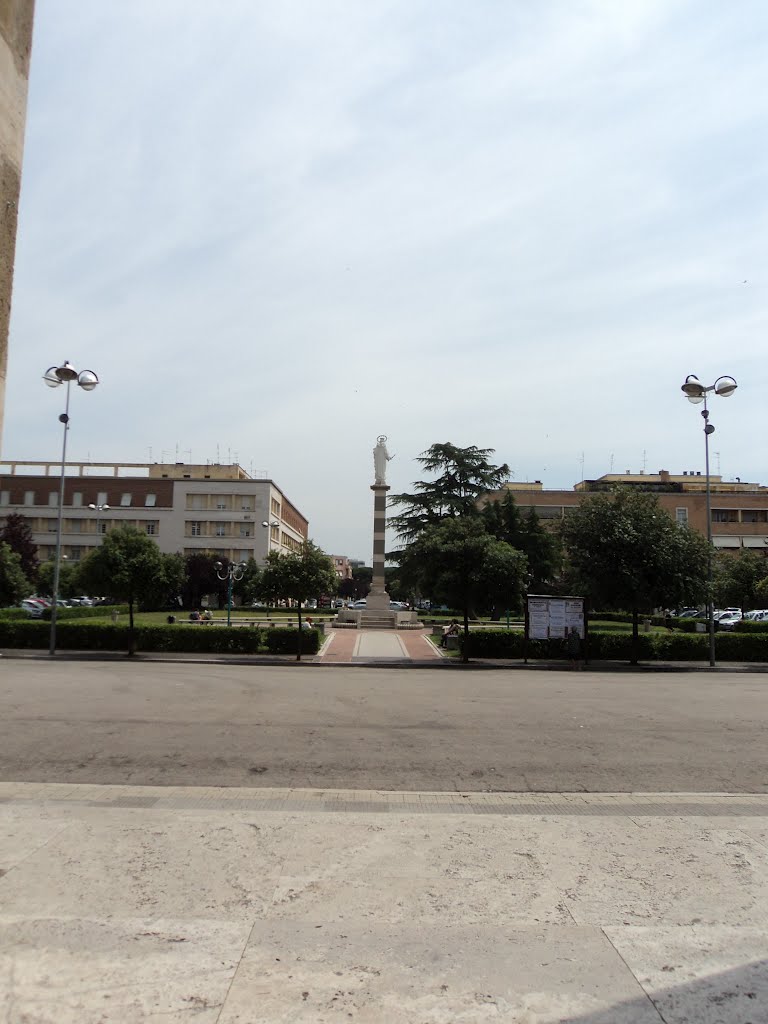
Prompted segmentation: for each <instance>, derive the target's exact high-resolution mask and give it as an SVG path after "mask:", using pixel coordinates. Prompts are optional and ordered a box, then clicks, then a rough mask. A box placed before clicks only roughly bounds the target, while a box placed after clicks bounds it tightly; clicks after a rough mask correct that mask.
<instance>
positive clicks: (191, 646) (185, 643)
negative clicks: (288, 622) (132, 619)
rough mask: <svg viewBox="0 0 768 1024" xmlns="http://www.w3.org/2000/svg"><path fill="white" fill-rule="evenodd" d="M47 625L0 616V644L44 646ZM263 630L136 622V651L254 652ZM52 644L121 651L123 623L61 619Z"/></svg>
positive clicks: (124, 639)
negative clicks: (143, 624) (105, 623)
mask: <svg viewBox="0 0 768 1024" xmlns="http://www.w3.org/2000/svg"><path fill="white" fill-rule="evenodd" d="M49 637H50V626H49V624H48V623H46V622H40V621H39V620H38V621H32V622H29V621H26V622H17V621H15V620H8V621H6V620H2V619H0V647H17V648H32V649H38V648H42V649H45V648H47V647H48V641H49ZM262 641H263V630H261V629H255V628H249V629H243V628H238V629H226V628H224V627H218V626H214V627H207V626H205V627H204V626H139V627H138V628H137V629H136V650H137V651H147V652H149V651H176V652H187V653H190V652H197V653H208V654H255V653H256V652H257V651H258V650H259V648H260V646H261V643H262ZM56 647H57V648H58V649H60V650H62V651H125V650H127V649H128V627H127V626H124V625H123V626H112V625H110V626H102V625H94V624H91V623H86V622H84V623H79V622H62V623H60V624H59V626H58V627H57V630H56Z"/></svg>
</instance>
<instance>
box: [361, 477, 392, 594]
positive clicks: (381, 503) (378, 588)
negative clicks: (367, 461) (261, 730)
mask: <svg viewBox="0 0 768 1024" xmlns="http://www.w3.org/2000/svg"><path fill="white" fill-rule="evenodd" d="M371 490H372V491H373V561H372V565H373V578H372V579H371V590H370V593H369V594H368V597H367V598H366V611H369V612H370V611H387V612H388V611H389V594H388V593H387V590H386V586H385V580H384V545H385V534H386V529H387V491H388V490H389V487H388V486H387V484H372V485H371Z"/></svg>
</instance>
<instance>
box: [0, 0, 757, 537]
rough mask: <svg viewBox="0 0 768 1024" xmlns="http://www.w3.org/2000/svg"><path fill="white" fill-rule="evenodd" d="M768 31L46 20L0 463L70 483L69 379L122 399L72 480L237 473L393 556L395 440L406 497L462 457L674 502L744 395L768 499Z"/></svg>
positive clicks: (745, 429) (651, 17) (428, 15)
mask: <svg viewBox="0 0 768 1024" xmlns="http://www.w3.org/2000/svg"><path fill="white" fill-rule="evenodd" d="M767 20H768V15H767V14H766V12H765V9H764V7H763V5H761V4H758V3H757V2H754V3H745V4H742V5H739V8H738V10H736V9H735V8H734V9H729V8H725V7H722V6H720V5H709V6H705V7H702V6H701V5H699V4H693V3H688V2H676V3H668V2H664V3H662V2H658V3H649V2H647V0H642V2H640V0H638V2H635V3H629V2H628V3H622V4H620V5H619V4H614V3H611V2H607V0H604V2H585V3H581V4H578V5H576V4H571V3H566V2H561V3H558V2H555V0H552V2H547V3H541V4H536V5H530V4H527V3H522V2H519V3H502V2H500V0H486V2H484V3H480V4H477V5H473V6H467V5H465V4H461V3H459V2H458V0H446V3H444V4H441V6H440V15H439V17H437V16H436V13H435V8H434V5H433V4H428V3H426V2H425V0H416V2H413V0H411V2H407V0H390V2H376V3H372V4H356V3H353V2H352V0H335V2H329V3H325V4H323V5H315V4H308V3H306V2H298V0H297V2H285V0H283V2H280V3H277V2H272V3H270V2H265V3H260V4H253V3H250V2H245V0H241V2H236V0H233V2H230V3H227V4H226V5H218V6H211V5H210V4H204V3H202V2H200V3H188V2H187V3H183V4H182V3H181V2H180V0H167V2H165V3H164V4H162V5H156V4H150V3H149V2H148V0H147V2H137V3H133V4H131V5H104V4H101V3H98V2H96V0H90V2H87V0H83V2H82V3H81V5H80V7H79V16H78V19H77V20H76V21H75V20H74V19H71V18H70V17H68V16H67V13H66V11H65V10H64V9H63V8H61V6H60V5H58V4H56V3H55V2H53V0H42V2H39V3H38V5H37V14H36V25H35V42H34V49H33V61H32V78H31V86H30V101H29V111H28V113H29V119H28V133H27V143H26V153H25V176H24V184H23V193H22V204H21V220H20V229H19V242H18V258H17V274H16V283H15V294H14V304H13V311H12V337H11V353H10V366H9V387H8V396H7V420H6V425H5V439H4V443H5V451H4V455H5V457H6V458H11V457H17V458H41V457H51V456H53V455H55V450H56V447H57V443H58V441H57V431H56V423H55V415H56V413H57V412H58V409H55V410H54V409H53V408H52V406H51V396H50V394H49V393H47V392H46V391H45V389H44V388H42V385H41V384H40V379H39V378H40V374H41V373H42V371H43V370H44V369H45V367H46V366H48V365H49V364H50V363H51V362H54V361H57V360H59V359H61V358H64V357H67V358H70V359H72V361H73V362H75V363H79V364H82V365H92V366H93V367H94V368H96V369H97V370H98V372H99V373H100V374H101V376H102V379H103V386H102V388H101V389H100V390H99V391H98V392H96V393H94V395H92V396H89V397H88V398H86V399H83V400H82V401H79V402H78V403H77V409H76V410H74V415H73V430H72V435H71V444H72V453H73V457H83V456H84V455H85V454H86V453H87V452H89V451H90V452H91V454H92V456H93V457H94V458H98V459H115V460H119V459H123V460H125V461H138V460H140V459H142V458H145V457H146V453H147V451H148V449H149V447H150V446H151V447H152V448H153V451H154V452H155V457H157V453H158V452H160V451H161V450H162V449H166V450H172V449H174V448H175V444H176V442H179V444H180V448H181V450H186V449H191V450H192V451H193V453H194V454H195V458H198V457H199V458H200V459H201V460H203V461H204V459H205V458H214V457H215V448H216V444H217V443H218V444H219V445H220V447H221V448H223V449H226V448H229V449H230V450H231V451H237V452H238V453H239V457H240V460H241V462H242V463H243V464H244V465H245V466H246V468H247V467H248V465H249V463H250V461H251V460H253V461H254V463H255V465H256V466H257V467H262V466H268V467H269V470H270V473H271V475H272V476H273V477H274V478H275V479H276V480H277V482H278V483H279V484H280V485H281V486H282V487H284V488H285V490H286V492H287V493H288V495H289V497H290V498H291V499H292V500H293V501H294V502H295V503H296V504H297V505H298V506H299V507H300V508H301V509H302V511H304V512H305V514H306V515H307V516H308V517H309V519H310V521H311V524H312V532H313V534H314V536H315V538H316V539H317V540H318V541H319V542H320V543H321V544H323V545H324V546H326V547H328V548H333V549H334V550H335V551H337V552H339V553H341V552H344V551H346V552H348V553H349V554H351V555H355V556H367V557H369V556H370V547H371V538H370V522H369V511H370V510H369V509H368V505H369V504H370V494H369V492H368V490H367V488H368V484H369V482H370V480H369V477H370V475H371V464H370V463H371V459H370V449H371V448H372V446H373V444H374V442H375V438H376V436H377V435H378V434H379V433H381V432H385V433H387V434H388V435H389V436H390V439H391V444H392V447H393V450H395V451H397V452H398V459H397V460H396V461H395V462H394V463H392V464H391V467H390V470H391V474H392V477H393V487H395V488H396V489H398V488H405V487H407V486H409V485H410V483H411V481H412V480H413V479H415V478H416V477H417V476H418V467H417V466H416V464H415V463H414V462H413V461H412V460H413V458H414V457H415V456H416V455H418V454H419V452H420V451H422V450H423V449H424V448H426V447H427V446H428V445H429V444H431V443H433V442H434V441H437V440H443V439H446V438H450V439H452V440H454V441H455V442H456V443H463V444H478V445H480V446H490V447H495V448H496V449H497V452H498V458H499V461H507V462H509V463H510V465H512V466H513V467H517V469H516V473H517V478H518V479H520V477H521V475H530V476H531V477H532V478H535V479H543V480H544V483H545V486H570V485H571V484H572V483H573V482H574V481H575V480H576V479H577V478H578V477H579V476H580V473H581V462H580V459H581V453H582V451H583V452H584V466H585V471H586V472H587V473H588V475H589V474H591V475H598V474H599V473H602V472H607V471H608V469H609V460H610V458H611V454H612V453H613V457H614V460H615V462H616V465H619V464H620V463H625V465H622V466H621V468H622V469H623V468H626V467H627V466H630V467H632V468H639V466H640V464H641V460H642V459H643V458H647V459H648V460H649V468H650V467H651V466H652V465H653V466H655V463H658V464H659V466H661V465H664V466H665V468H669V469H671V470H673V471H674V470H675V469H676V468H681V467H685V468H689V466H690V465H695V464H696V463H698V462H699V461H701V458H700V455H701V453H700V447H701V445H700V439H699V437H698V436H697V432H698V422H697V421H696V420H695V417H693V416H692V414H691V410H690V407H689V406H688V405H687V404H686V403H685V402H684V401H683V400H682V399H681V396H680V392H679V386H680V383H681V382H682V380H683V379H684V377H685V375H686V374H687V373H691V372H695V373H698V374H699V375H700V376H702V377H706V376H707V375H708V374H709V375H712V376H713V379H714V376H717V375H719V374H720V373H723V372H728V373H732V374H733V375H734V376H736V377H737V379H739V382H740V385H741V386H740V389H739V392H738V393H737V396H735V397H734V399H733V401H732V402H731V403H729V404H728V405H727V407H724V408H723V411H722V415H719V418H718V419H717V420H715V422H716V423H717V425H718V434H717V438H718V444H720V445H721V451H722V461H723V470H724V472H726V471H727V472H728V473H730V474H731V475H736V474H738V475H739V476H741V477H742V478H748V477H749V478H751V479H761V478H764V476H765V464H764V461H763V460H762V459H761V456H760V450H759V449H758V448H757V447H756V446H753V445H750V444H748V443H745V442H746V439H747V438H748V437H750V436H755V435H754V434H750V431H752V430H755V429H756V428H757V427H758V425H759V424H761V422H762V420H761V419H760V418H759V417H760V412H759V410H761V409H762V401H761V398H762V396H758V392H757V389H756V388H755V387H754V385H752V387H750V382H751V381H752V380H754V379H755V372H756V371H757V370H758V367H757V365H756V363H757V359H758V358H760V353H761V352H764V346H765V343H764V333H765V304H766V288H765V281H766V269H768V268H767V267H766V248H765V242H764V239H765V237H766V227H767V226H768V225H766V219H767V218H766V199H765V195H764V185H763V183H764V181H765V176H766V170H768V168H767V167H766V163H767V160H766V149H765V138H766V131H765V128H766V125H765V121H766V100H765V97H766V95H768V88H766V86H768V82H766V76H767V73H766V70H765V65H764V61H763V57H762V52H761V42H760V40H761V36H762V35H764V32H765V28H766V21H767ZM744 279H747V281H748V284H747V285H743V284H742V281H743V280H744ZM761 362H762V360H761ZM78 397H79V396H78ZM718 414H720V410H719V409H718ZM714 419H715V414H714V410H713V420H714ZM721 423H722V428H721ZM643 452H645V453H646V455H645V456H644V455H643ZM545 467H546V468H545ZM655 468H659V467H658V466H655Z"/></svg>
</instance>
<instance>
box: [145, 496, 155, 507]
mask: <svg viewBox="0 0 768 1024" xmlns="http://www.w3.org/2000/svg"><path fill="white" fill-rule="evenodd" d="M156 504H157V495H156V494H148V495H147V496H146V498H145V499H144V505H145V506H146V508H154V507H155V505H156Z"/></svg>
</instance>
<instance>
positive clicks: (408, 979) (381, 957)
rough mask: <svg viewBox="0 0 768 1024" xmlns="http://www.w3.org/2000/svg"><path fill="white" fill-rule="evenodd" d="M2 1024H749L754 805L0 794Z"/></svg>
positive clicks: (160, 792)
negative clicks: (342, 1023)
mask: <svg viewBox="0 0 768 1024" xmlns="http://www.w3.org/2000/svg"><path fill="white" fill-rule="evenodd" d="M0 876H1V877H0V1017H1V1018H2V1019H3V1020H4V1021H6V1022H8V1024H32V1022H34V1024H47V1022H51V1024H53V1022H55V1024H70V1022H72V1024H75V1022H76V1024H108V1022H116V1024H134V1022H144V1021H157V1022H160V1021H163V1022H179V1024H181V1022H184V1021H189V1020H195V1021H200V1022H201V1024H214V1022H217V1024H236V1022H238V1024H257V1022H288V1021H290V1022H298V1024H303V1022H307V1024H309V1022H312V1024H318V1022H320V1024H322V1022H329V1024H330V1022H337V1021H339V1022H340V1021H360V1022H385V1024H405V1022H408V1024H411V1022H413V1024H449V1022H450V1024H459V1022H461V1024H469V1022H478V1024H485V1022H504V1024H509V1022H515V1024H555V1022H564V1021H568V1022H571V1024H629V1022H632V1024H659V1022H665V1024H765V1022H766V1021H768V925H767V924H766V921H767V920H768V917H767V915H768V796H766V795H730V796H728V795H718V794H712V793H707V794H701V795H698V794H681V793H676V794H628V793H621V794H616V795H610V794H608V795H593V794H567V793H559V794H546V793H528V794H514V793H456V792H448V793H401V792H384V791H381V792H378V791H355V790H344V791H342V790H289V789H272V790H270V789H258V790H254V789H213V788H194V787H138V786H89V785H62V784H59V785H53V784H33V783H11V782H6V783H0Z"/></svg>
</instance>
